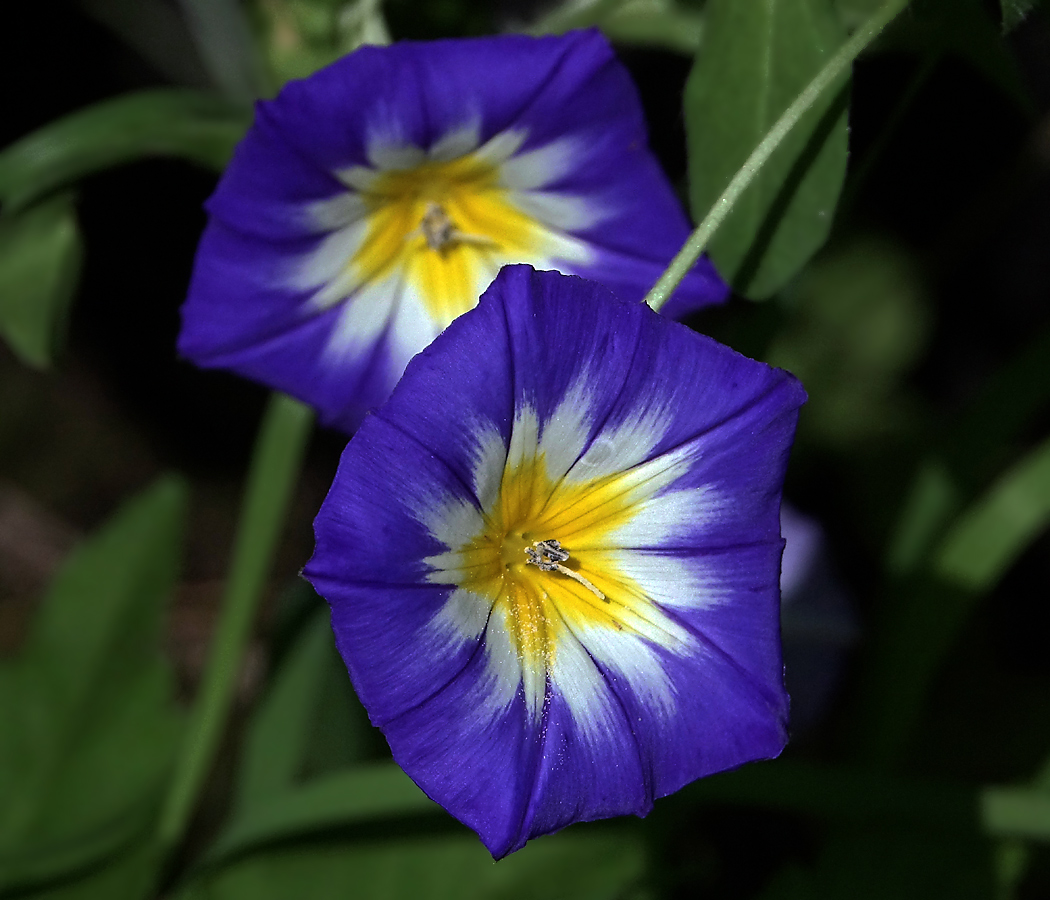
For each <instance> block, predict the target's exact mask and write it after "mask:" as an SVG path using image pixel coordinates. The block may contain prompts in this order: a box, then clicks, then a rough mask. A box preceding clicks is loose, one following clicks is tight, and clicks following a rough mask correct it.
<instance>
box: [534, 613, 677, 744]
mask: <svg viewBox="0 0 1050 900" xmlns="http://www.w3.org/2000/svg"><path fill="white" fill-rule="evenodd" d="M668 622H669V624H671V625H672V626H673V627H674V628H675V630H676V632H680V634H677V633H676V637H677V638H678V640H677V642H676V643H675V645H674V646H672V647H668V649H669V650H671V651H672V652H676V653H678V654H680V655H683V656H684V655H686V654H690V653H695V652H696V645H695V642H693V640H692V637H691V635H689V633H688V632H686V631H685V630H684V629H682V628H681V627H679V626H677V625H675V624H674V623H673V622H670V620H668ZM573 634H574V636H575V637H576V641H563V642H562V643H560V644H559V645H558V652H559V655H560V653H561V649H562V646H563V645H564V644H569V643H573V644H576V643H577V641H578V642H579V644H578V645H582V647H583V648H585V650H586V653H587V654H588V655H589V657H591V658H593V659H595V660H597V661H598V662H599V663H600V664H601V665H602V666H604V667H605V668H606V669H608V670H609V671H610V672H611V673H612V674H613V676H614V678H615V680H617V681H620V680H623V681H625V682H626V683H627V686H628V687H629V689H630V690H631V693H633V694H634V695H635V696H636V697H637V698H638V699H639V700H640V701H641V702H642V703H643V704H644V705H645V706H646V707H647V708H649V709H651V710H653V711H654V712H655V713H657V714H658V715H661V716H664V717H667V718H670V717H671V716H672V715H673V714H674V711H675V696H674V688H673V686H672V684H671V679H670V678H668V676H667V673H666V672H665V671H664V668H663V665H662V663H661V661H660V656H659V654H658V653H657V652H656V651H655V650H654V649H653V647H652V645H651V644H650V643H648V642H647V640H646V639H644V638H642V637H639V636H638V635H636V634H631V633H629V632H626V631H616V630H615V629H612V628H607V627H603V626H600V625H589V626H588V625H585V626H582V627H578V628H574V629H573ZM558 661H560V660H558ZM596 671H597V669H596ZM555 676H556V677H555V678H554V679H553V681H554V684H555V686H556V687H557V689H558V691H559V693H561V694H563V695H566V694H567V693H568V692H569V691H570V690H572V689H573V688H574V687H575V686H570V687H568V688H567V687H565V686H564V685H563V682H562V680H561V677H560V676H561V672H560V671H558V667H557V665H555ZM599 677H600V676H599ZM573 712H574V717H575V718H576V720H577V721H578V722H581V724H582V722H583V721H586V720H585V719H583V718H582V714H584V713H586V712H587V710H586V709H585V708H584V709H581V714H576V710H575V709H574V710H573Z"/></svg>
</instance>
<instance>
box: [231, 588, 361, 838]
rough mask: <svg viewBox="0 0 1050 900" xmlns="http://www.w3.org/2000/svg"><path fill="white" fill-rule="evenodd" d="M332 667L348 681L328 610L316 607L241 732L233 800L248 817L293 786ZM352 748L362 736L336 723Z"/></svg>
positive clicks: (302, 765)
mask: <svg viewBox="0 0 1050 900" xmlns="http://www.w3.org/2000/svg"><path fill="white" fill-rule="evenodd" d="M333 669H335V670H336V671H335V674H336V675H338V676H339V677H340V678H341V679H342V681H344V682H347V684H349V679H348V678H347V674H346V670H345V668H343V666H342V662H341V661H339V660H338V657H337V655H336V652H335V646H334V643H333V638H332V627H331V625H330V624H329V621H328V611H327V609H325V610H319V611H318V612H317V614H315V615H314V616H313V618H312V619H311V620H310V622H309V623H308V624H307V625H306V626H305V627H304V628H303V630H302V633H301V634H300V635H299V636H298V638H297V640H296V642H295V644H294V645H293V646H292V648H291V649H290V650H289V652H288V656H287V659H286V660H285V661H284V663H283V665H282V666H281V668H280V669H279V670H278V672H277V677H276V679H275V681H274V682H273V684H272V686H271V687H270V689H269V691H268V692H267V694H266V696H265V698H264V699H263V701H262V703H260V705H259V707H258V708H257V710H256V712H255V714H254V716H253V717H252V721H251V724H250V725H249V728H248V733H247V736H246V738H245V743H244V750H243V753H242V756H241V759H242V763H241V767H240V775H239V779H238V784H237V799H236V805H237V808H238V810H239V811H241V812H243V813H244V814H245V815H246V816H247V817H249V818H250V817H251V815H252V814H251V812H250V808H252V807H254V806H256V805H258V804H260V803H265V802H266V801H267V800H268V799H270V798H272V797H273V796H274V795H275V794H278V793H280V792H282V791H286V790H287V789H289V788H291V787H292V785H293V783H294V782H295V781H296V780H297V779H298V778H299V777H300V776H302V774H303V770H304V768H305V766H306V762H307V760H308V758H309V757H310V753H311V750H312V749H313V743H314V741H315V738H316V734H315V726H316V724H317V721H318V719H319V718H320V717H321V716H323V715H324V713H325V710H324V709H323V702H324V700H325V699H326V698H325V689H326V687H327V686H328V685H327V683H328V681H329V680H330V678H331V676H332V674H333ZM338 730H339V731H340V734H339V737H340V739H341V740H342V741H344V742H348V743H349V744H350V748H349V749H350V751H351V757H350V758H346V759H344V761H345V762H356V761H357V759H355V758H353V753H352V751H353V750H354V749H355V748H356V749H357V750H358V751H360V750H361V747H362V743H363V742H362V740H361V739H360V738H359V737H358V739H357V740H356V741H355V737H357V736H355V735H353V734H351V735H347V734H346V729H338Z"/></svg>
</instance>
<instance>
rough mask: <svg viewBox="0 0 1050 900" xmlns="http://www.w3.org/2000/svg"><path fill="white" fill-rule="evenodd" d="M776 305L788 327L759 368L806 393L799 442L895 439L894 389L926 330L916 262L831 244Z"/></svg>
mask: <svg viewBox="0 0 1050 900" xmlns="http://www.w3.org/2000/svg"><path fill="white" fill-rule="evenodd" d="M782 299H783V306H784V307H785V308H787V310H788V315H789V317H788V320H787V322H786V324H785V326H784V327H782V328H781V329H780V331H779V334H778V335H777V337H776V338H775V339H774V341H773V342H772V344H771V345H770V347H769V349H768V351H767V354H766V359H767V361H768V362H770V363H771V364H773V365H776V366H781V367H783V368H785V369H787V370H788V371H790V372H792V373H794V374H795V375H796V376H797V377H798V378H800V379H801V380H802V383H803V384H805V385H806V390H807V391H808V392H809V396H810V404H809V406H808V407H807V411H806V416H805V417H804V420H803V421H802V423H801V430H800V433H799V437H800V439H803V440H805V439H815V440H819V441H820V442H822V443H826V444H832V445H840V446H841V445H847V444H850V443H852V444H854V445H859V444H860V443H861V442H864V441H868V440H872V439H876V438H880V437H884V436H885V435H886V434H888V433H892V432H893V431H894V430H896V431H901V430H902V428H903V426H904V425H905V424H906V423H907V422H908V421H909V420H908V415H909V413H910V407H909V406H908V405H907V403H906V398H905V397H903V396H901V381H902V379H903V377H904V374H905V373H906V372H907V371H908V370H909V369H910V368H911V367H912V366H914V365H915V364H916V363H917V361H918V359H919V357H920V354H921V352H922V349H923V347H924V345H925V339H926V333H927V331H928V330H929V329H928V323H929V314H928V310H927V304H926V298H925V292H924V290H923V285H922V280H921V278H920V275H919V271H918V266H917V264H916V263H915V261H914V260H913V259H912V258H911V257H910V256H909V255H908V254H907V253H906V252H905V251H904V250H903V249H902V248H901V247H899V246H898V245H896V244H894V243H892V242H890V241H887V240H884V239H875V238H870V237H866V238H861V239H854V240H850V241H849V242H838V243H837V244H836V245H835V246H831V247H828V248H827V251H826V252H824V253H821V254H820V256H818V257H817V259H815V260H814V261H813V263H812V265H810V266H809V267H808V268H807V269H806V271H805V272H804V273H803V274H802V275H801V276H800V277H799V278H798V280H797V281H796V282H795V283H794V284H793V285H792V287H791V289H790V291H785V292H784V295H783V297H782Z"/></svg>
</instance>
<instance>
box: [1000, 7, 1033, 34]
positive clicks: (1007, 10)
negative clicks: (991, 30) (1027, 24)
mask: <svg viewBox="0 0 1050 900" xmlns="http://www.w3.org/2000/svg"><path fill="white" fill-rule="evenodd" d="M1001 3H1002V9H1003V33H1004V34H1005V33H1006V32H1008V31H1013V30H1014V29H1015V28H1016V27H1017V26H1018V25H1020V24H1021V23H1022V22H1023V21H1024V20H1025V19H1026V18H1028V14H1029V13H1030V12H1031V11H1032V10H1033V9H1035V7H1036V6H1037V5H1038V4H1039V0H1001Z"/></svg>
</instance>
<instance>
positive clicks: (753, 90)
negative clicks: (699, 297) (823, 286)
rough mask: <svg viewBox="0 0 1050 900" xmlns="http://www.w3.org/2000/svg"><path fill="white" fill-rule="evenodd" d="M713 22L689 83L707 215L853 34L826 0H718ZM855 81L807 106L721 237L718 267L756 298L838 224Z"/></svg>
mask: <svg viewBox="0 0 1050 900" xmlns="http://www.w3.org/2000/svg"><path fill="white" fill-rule="evenodd" d="M704 27H705V35H704V42H703V46H702V48H701V50H700V52H699V53H698V55H697V58H696V63H695V65H694V66H693V70H692V72H691V73H690V75H689V80H688V82H687V84H686V90H685V124H686V135H687V139H688V150H689V199H690V204H691V206H692V211H693V217H694V218H695V219H696V220H697V221H699V220H701V219H702V218H703V217H704V216H705V215H706V214H707V212H708V211H709V210H710V208H711V206H712V205H713V204H714V202H715V201H716V200H717V199H718V197H719V196H720V195H721V193H722V191H723V190H724V189H725V188H726V186H727V185H728V184H729V182H730V180H731V179H732V177H733V176H734V175H735V174H736V172H737V170H738V169H739V168H740V167H741V166H742V165H743V163H744V162H745V160H746V159H747V158H748V156H749V155H750V153H751V151H752V150H754V148H755V146H756V145H757V144H758V143H759V141H760V140H761V139H762V138H763V137H764V136H765V134H766V132H767V131H769V129H770V127H771V126H772V125H773V124H774V122H776V120H777V119H778V118H779V116H780V114H781V113H783V112H784V110H785V109H786V108H787V107H788V105H789V104H790V103H791V101H792V100H794V99H795V97H796V96H797V95H798V94H799V93H800V92H801V91H802V89H803V88H805V87H806V85H807V84H809V82H810V81H811V80H812V78H813V76H814V75H816V74H817V72H818V71H819V70H820V69H821V68H822V67H823V65H824V63H826V62H827V60H828V59H829V57H830V56H831V55H832V54H833V53H834V52H835V50H836V49H837V48H838V46H839V44H841V42H842V40H843V38H844V34H843V31H842V28H841V26H840V24H839V21H838V19H837V18H836V16H835V15H834V13H833V11H832V9H831V6H830V5H829V4H828V3H826V2H822V0H768V2H764V3H738V2H736V0H710V2H709V3H708V4H707V8H706V21H705V26H704ZM847 86H848V81H847V80H843V82H842V85H841V88H840V89H839V90H832V91H829V92H828V93H827V95H826V96H825V97H824V98H822V100H821V101H819V102H818V103H816V104H815V105H814V106H813V107H812V108H811V109H810V110H809V111H808V112H807V113H806V114H805V116H804V117H803V118H802V119H801V121H799V123H798V124H797V125H796V126H795V127H794V128H793V129H792V131H791V133H790V134H789V135H788V136H787V137H786V138H785V139H784V141H783V143H782V145H781V146H780V147H779V148H778V149H777V151H776V152H775V153H774V154H773V156H772V157H771V158H770V160H769V161H768V162H767V163H766V165H765V166H764V167H763V168H762V170H761V171H760V172H759V173H758V174H757V175H756V177H755V179H754V181H753V182H752V183H751V186H750V187H749V188H748V190H747V191H746V192H745V193H744V195H743V197H741V199H740V200H739V201H738V203H737V205H736V206H735V207H734V209H733V211H732V213H730V215H729V216H728V218H727V219H726V220H725V222H723V223H722V225H721V227H720V228H719V230H718V231H717V232H716V233H715V236H714V238H713V239H712V241H711V244H710V246H709V248H708V251H709V253H710V255H711V258H712V260H713V261H714V263H715V265H716V266H717V267H718V270H719V272H721V273H722V275H723V276H724V277H726V278H727V279H728V280H729V281H730V283H731V284H732V285H733V287H734V288H735V289H736V290H738V291H739V292H741V293H743V294H746V295H747V296H749V297H751V298H753V299H762V298H765V297H769V296H770V295H772V294H773V293H775V292H776V291H778V290H779V289H780V288H781V287H782V286H783V285H784V284H785V283H786V282H787V281H788V279H790V278H791V277H792V276H794V275H795V274H796V273H797V272H798V271H799V269H800V268H801V267H802V266H803V265H804V264H805V263H806V261H807V260H808V259H809V258H810V256H812V254H813V253H814V252H815V251H816V250H817V249H818V248H819V247H820V246H821V244H823V243H824V240H825V239H826V237H827V235H828V231H829V230H830V228H831V223H832V219H833V218H834V214H835V204H836V202H837V201H838V197H839V193H840V192H841V190H842V181H843V178H844V176H845V173H846V158H847V123H846V112H847V100H848V87H847Z"/></svg>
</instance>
